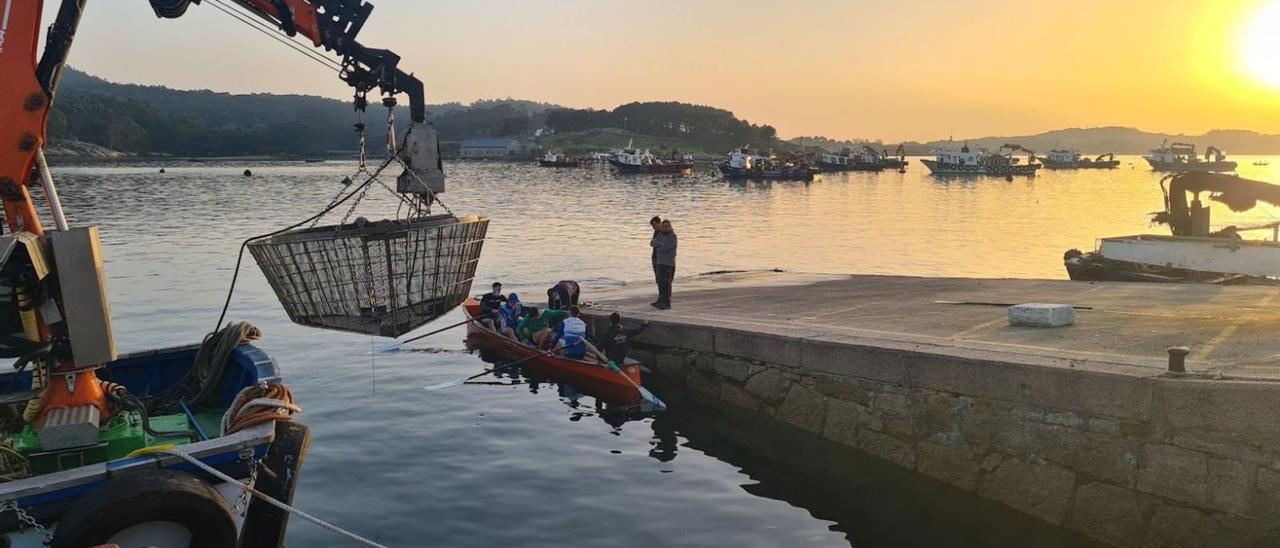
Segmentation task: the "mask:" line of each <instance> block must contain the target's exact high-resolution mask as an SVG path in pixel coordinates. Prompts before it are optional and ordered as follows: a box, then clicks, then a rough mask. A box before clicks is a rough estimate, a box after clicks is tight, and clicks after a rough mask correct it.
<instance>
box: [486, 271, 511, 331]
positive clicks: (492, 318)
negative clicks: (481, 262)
mask: <svg viewBox="0 0 1280 548" xmlns="http://www.w3.org/2000/svg"><path fill="white" fill-rule="evenodd" d="M505 302H507V297H506V296H505V295H503V294H502V284H501V283H499V282H493V291H491V292H489V293H485V294H484V296H482V297H480V311H481V312H482V313H483V314H484V317H483V318H481V319H480V322H481V323H482V324H484V326H485V327H488V328H489V329H492V330H494V331H498V332H501V331H502V319H501V318H500V317H499V314H500V312H501V311H500V309H501V308H502V304H503V303H505Z"/></svg>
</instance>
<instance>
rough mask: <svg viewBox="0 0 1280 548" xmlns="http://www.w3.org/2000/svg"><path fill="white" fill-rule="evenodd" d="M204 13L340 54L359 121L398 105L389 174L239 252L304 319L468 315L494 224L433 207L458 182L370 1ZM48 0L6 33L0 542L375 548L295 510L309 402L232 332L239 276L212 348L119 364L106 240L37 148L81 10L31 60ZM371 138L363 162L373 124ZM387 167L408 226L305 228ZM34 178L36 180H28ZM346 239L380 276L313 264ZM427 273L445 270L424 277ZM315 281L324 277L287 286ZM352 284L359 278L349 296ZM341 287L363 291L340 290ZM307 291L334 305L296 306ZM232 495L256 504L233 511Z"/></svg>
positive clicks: (18, 15) (163, 10)
mask: <svg viewBox="0 0 1280 548" xmlns="http://www.w3.org/2000/svg"><path fill="white" fill-rule="evenodd" d="M193 3H196V4H198V3H199V2H198V1H193V0H150V4H151V8H152V9H153V11H154V12H155V14H156V15H157V16H159V17H161V18H178V17H181V16H183V15H184V14H185V13H186V12H187V10H188V8H189V7H190V5H191V4H193ZM207 3H208V4H213V5H216V6H217V7H218V8H219V9H220V10H222V9H225V10H230V11H228V12H227V13H228V15H231V16H232V17H235V18H237V19H238V20H240V21H241V22H245V23H246V24H248V23H247V21H249V20H251V19H248V18H252V20H254V21H257V23H255V24H257V25H267V24H269V25H272V26H274V28H275V29H276V31H277V32H280V33H282V34H281V35H280V36H279V37H280V38H281V39H286V40H288V39H289V38H292V37H298V38H297V40H289V41H291V42H292V43H293V44H295V45H298V46H299V48H301V47H302V44H303V43H306V42H309V43H310V45H312V46H314V47H323V48H324V49H325V50H327V51H331V52H333V53H334V54H336V55H338V56H339V57H340V58H341V61H340V62H339V61H334V60H331V59H329V60H327V61H326V62H327V63H330V64H331V66H333V67H335V68H340V69H341V70H340V75H341V78H342V80H344V81H345V82H346V83H347V84H349V85H350V86H352V87H353V88H354V90H355V107H356V110H357V112H358V113H361V114H362V113H363V111H364V109H365V107H366V106H367V102H368V101H367V95H368V93H369V92H375V91H376V92H380V93H381V94H382V96H383V97H382V103H383V105H384V106H386V107H387V109H388V142H389V148H388V157H387V159H386V160H385V161H384V162H382V164H381V165H380V166H378V167H377V168H376V169H372V170H364V169H362V170H361V171H360V172H358V173H361V172H363V173H364V174H366V175H367V176H368V177H367V179H365V180H364V181H362V182H359V184H353V185H351V187H350V188H344V189H343V190H342V191H341V192H340V193H339V195H338V196H336V197H335V198H334V200H333V202H332V203H331V204H330V205H329V206H328V207H327V208H325V209H324V210H323V211H322V212H321V213H320V214H319V215H316V216H314V217H312V218H309V219H307V220H305V221H303V222H300V223H297V224H295V225H293V226H291V227H288V228H286V229H282V230H277V231H274V232H272V233H269V234H266V235H262V236H257V237H254V238H250V239H249V240H246V242H245V245H244V246H243V247H242V251H241V253H242V254H243V250H244V249H245V248H253V252H254V254H255V258H258V259H259V264H260V265H261V266H263V270H264V274H266V275H267V277H268V281H269V282H270V283H271V285H272V288H273V289H274V290H275V291H276V293H277V295H278V296H279V297H280V299H281V303H282V304H283V305H284V307H285V309H286V311H287V312H289V315H290V318H291V319H293V320H294V321H295V322H298V323H300V324H304V325H312V326H317V327H325V328H329V329H343V330H347V331H355V332H362V333H371V334H382V335H394V334H398V333H402V332H403V331H404V330H408V329H412V328H414V327H417V326H420V325H422V324H424V323H425V322H427V321H430V320H431V319H434V318H437V317H439V316H440V315H441V314H443V313H445V312H447V311H448V310H450V309H452V308H454V307H456V306H457V305H458V304H460V303H461V302H462V300H464V299H465V298H466V294H467V292H468V291H469V289H470V282H471V276H472V275H474V267H475V262H476V260H477V259H478V257H479V253H480V249H481V245H482V244H483V239H484V231H485V227H486V226H487V223H488V221H487V219H484V218H478V217H458V216H455V215H453V214H452V213H451V212H448V211H447V208H445V210H446V212H445V213H434V214H433V213H432V211H431V208H432V206H433V205H436V206H439V207H444V206H443V204H441V203H440V202H439V199H438V194H439V193H441V192H443V191H444V173H443V170H442V169H441V167H442V166H441V163H440V157H439V142H438V139H437V137H436V133H435V130H434V129H433V128H432V127H431V126H430V124H429V123H427V120H426V102H425V97H424V91H423V84H422V82H421V81H419V80H418V79H417V78H415V77H414V76H412V75H410V74H408V73H406V72H404V71H403V70H401V69H400V68H398V64H399V61H400V57H399V56H398V55H396V54H395V53H393V52H391V51H388V50H384V49H376V48H370V47H366V46H364V45H362V44H361V42H360V41H359V40H358V36H357V35H358V34H359V32H360V30H361V29H362V28H363V27H364V24H365V22H366V20H367V18H368V17H369V15H370V13H371V11H372V9H373V6H372V5H371V4H368V3H367V2H364V1H363V0H326V1H324V2H322V3H320V2H311V1H308V0H237V1H236V2H234V3H231V2H216V1H214V0H210V1H209V2H207ZM42 4H43V2H40V1H30V2H17V3H14V2H6V3H5V12H4V14H5V19H4V21H5V25H6V26H5V29H3V30H5V31H7V34H4V35H0V37H2V38H3V40H4V41H3V42H2V43H3V44H4V47H3V48H0V78H3V80H4V82H5V85H4V86H0V134H3V135H7V136H8V137H7V138H5V139H0V141H3V142H8V143H16V146H3V147H0V196H2V197H3V207H4V221H5V225H6V228H7V230H6V231H5V233H4V234H3V235H2V236H0V295H5V296H6V297H4V298H0V329H2V331H0V356H3V357H6V358H12V359H14V360H15V361H14V363H13V365H14V368H13V369H12V370H11V371H9V372H6V373H2V374H0V402H2V403H3V404H4V408H5V409H7V410H9V411H13V413H6V414H5V415H4V418H3V419H0V428H2V429H3V437H4V443H3V444H0V533H2V534H0V541H2V543H3V545H4V546H33V547H34V546H53V547H58V548H61V547H83V546H98V545H108V544H110V545H125V546H179V545H181V546H185V545H191V546H210V547H212V546H241V547H265V546H271V547H276V546H282V545H283V542H284V535H285V531H286V528H287V525H288V522H289V519H290V516H291V515H293V516H295V517H301V518H303V519H308V520H310V521H314V522H317V523H319V524H322V525H324V526H325V527H326V529H328V530H329V531H332V532H335V533H338V534H341V535H344V536H346V537H347V538H348V540H352V541H356V542H359V543H361V544H366V545H373V546H377V545H378V544H377V543H375V542H373V541H370V540H368V539H366V538H364V537H361V536H359V535H356V534H354V533H351V532H349V531H345V530H343V529H341V528H339V527H337V526H335V525H332V524H329V523H327V522H324V521H322V520H320V519H319V518H316V517H314V516H311V515H310V514H306V513H303V512H300V511H298V510H296V509H294V508H292V507H291V506H290V505H291V503H292V499H293V493H294V489H295V488H296V486H297V478H298V474H299V473H300V471H301V467H302V463H303V461H304V459H305V456H306V453H307V448H308V446H309V443H310V431H309V429H308V428H307V426H306V425H304V424H303V423H301V422H299V421H296V420H293V419H294V416H295V415H296V414H297V413H298V412H299V411H300V407H299V406H298V405H297V404H296V403H295V402H294V401H293V398H292V394H291V393H290V391H289V389H288V387H287V386H286V385H285V384H284V375H283V373H282V370H281V368H280V367H279V365H278V364H277V363H276V361H275V360H274V359H273V358H272V357H271V356H269V355H267V354H266V353H265V352H264V351H262V350H261V349H259V348H257V347H256V346H254V345H253V344H252V342H253V341H255V340H257V339H258V338H259V337H260V336H261V333H260V332H259V331H258V330H257V328H255V327H253V326H251V325H249V324H247V323H245V322H236V323H227V324H224V323H223V320H224V319H225V318H226V312H227V306H229V304H230V302H231V298H232V292H233V291H234V287H235V283H234V282H235V276H233V278H232V284H231V287H232V289H231V292H229V293H228V296H227V304H226V305H224V308H223V311H222V316H221V317H219V318H218V321H217V324H216V328H215V330H214V332H212V333H210V334H209V336H207V337H206V338H205V340H204V342H203V343H201V344H194V345H189V346H182V347H177V348H164V349H157V350H147V351H142V352H135V353H131V354H124V355H121V354H118V353H117V351H116V347H115V341H114V339H113V337H112V327H111V315H110V307H109V304H108V301H107V292H106V287H105V275H104V268H105V267H104V259H103V253H102V251H103V247H102V245H101V242H100V238H99V232H98V228H97V227H94V226H72V225H71V224H70V223H69V222H68V219H67V215H66V214H65V213H64V212H63V208H62V205H61V201H60V199H59V194H58V191H57V188H56V186H55V183H54V177H53V174H52V172H51V170H50V167H49V165H48V162H47V161H46V159H45V156H44V152H43V150H44V146H45V139H46V134H47V126H48V118H49V113H50V110H51V106H52V104H53V102H54V101H55V99H56V97H57V95H56V91H57V87H58V80H59V77H60V76H61V74H62V71H63V68H64V66H65V64H66V59H67V56H68V53H69V51H70V48H71V45H72V43H73V40H74V37H75V34H76V30H77V28H78V26H79V23H80V20H81V15H82V14H83V12H84V8H85V5H86V4H87V0H61V2H60V3H59V4H58V8H57V15H56V18H55V20H54V22H53V24H52V25H51V26H50V27H49V30H48V34H47V40H46V41H45V45H44V50H43V52H40V53H39V56H38V57H37V53H38V52H37V47H38V46H37V45H38V43H39V42H40V41H39V40H38V35H39V32H40V30H41V17H42V15H43V9H42V8H43V6H42ZM258 28H259V29H260V30H261V29H263V28H265V27H262V26H260V27H258ZM300 51H303V52H305V51H306V50H300ZM313 59H314V60H320V59H322V58H321V57H320V56H318V55H317V56H316V57H313ZM323 59H328V58H327V57H324V58H323ZM397 95H405V96H407V97H408V98H409V113H410V117H411V123H410V124H409V127H408V129H407V130H406V131H405V133H403V134H402V135H399V136H397V135H396V133H395V129H394V128H395V124H394V122H395V120H394V108H395V106H396V99H395V98H396V96H397ZM357 128H358V129H359V130H360V145H361V152H362V154H361V164H362V166H361V167H362V168H363V167H364V166H363V161H364V154H363V146H364V137H363V130H364V124H363V122H361V123H360V124H358V125H357ZM397 137H399V138H398V140H397ZM397 142H398V143H399V144H396V143H397ZM389 168H402V171H401V172H400V174H399V175H398V176H395V177H394V178H395V179H396V181H395V186H396V190H395V192H397V193H398V194H399V196H400V198H401V200H402V202H403V203H407V204H408V205H409V207H408V208H406V211H407V213H404V214H403V216H402V217H400V218H397V219H394V220H387V221H378V222H373V223H368V222H364V221H363V219H361V220H360V221H361V222H360V223H353V224H348V223H345V221H344V222H343V223H342V224H339V225H332V226H328V227H319V228H316V227H315V226H314V223H312V226H311V227H306V228H302V227H303V225H305V224H306V223H308V222H312V221H318V220H319V219H320V218H321V217H323V215H324V214H326V213H328V212H330V211H333V210H335V209H336V208H338V207H339V206H341V205H343V204H346V203H348V202H351V201H352V199H353V198H356V199H355V200H354V202H355V203H358V202H359V199H358V196H363V193H364V192H366V191H367V190H368V189H369V188H370V186H371V185H373V184H374V183H376V182H379V181H378V177H379V174H381V173H383V172H384V170H387V169H389ZM32 173H37V174H38V177H37V178H36V179H34V180H33V179H32V177H30V176H29V175H30V174H32ZM389 176H390V175H389ZM37 181H38V184H40V185H41V186H42V190H43V194H44V197H45V200H44V201H45V203H46V205H47V207H48V209H49V217H50V218H51V219H52V220H53V227H52V228H47V227H45V226H44V224H43V222H42V220H41V216H40V215H39V214H38V213H37V210H36V203H35V202H34V201H33V200H32V197H31V192H30V189H29V185H33V184H37ZM348 214H350V211H348ZM137 224H138V225H139V227H137V228H136V230H142V231H145V230H146V226H147V220H146V219H138V220H137ZM123 237H128V235H124V236H123ZM415 238H416V240H414V241H418V242H431V243H432V244H433V245H434V244H439V245H435V246H434V247H431V246H428V248H429V249H435V250H437V251H435V252H428V253H427V254H425V255H424V254H422V253H413V252H412V251H410V250H408V249H407V248H406V246H405V245H404V243H405V241H407V240H409V239H415ZM364 242H374V244H375V245H373V246H368V245H365V243H364ZM459 242H461V243H459ZM342 246H348V247H349V248H350V247H355V246H361V247H360V249H362V250H363V251H364V252H365V253H372V254H374V256H376V257H377V259H378V260H379V264H377V265H372V264H369V262H368V260H367V257H369V255H366V260H365V261H363V262H355V263H353V262H350V261H347V262H345V263H343V264H342V265H340V266H342V267H343V269H342V270H341V271H340V270H338V269H336V268H334V266H335V265H333V264H332V262H325V260H323V259H315V260H312V258H311V257H310V256H311V255H312V253H311V250H316V251H319V250H322V249H325V248H328V249H338V248H341V247H342ZM259 252H261V255H262V256H259V254H260V253H259ZM286 252H288V253H289V254H288V255H285V253H286ZM410 254H412V255H413V257H412V258H413V260H415V261H419V262H418V263H415V266H409V267H407V268H406V266H405V265H406V264H407V263H405V262H403V261H402V259H403V258H404V257H406V256H408V255H410ZM299 257H305V258H299ZM433 263H435V264H442V265H444V268H446V269H448V270H446V271H442V270H439V266H435V267H427V266H426V265H427V264H433ZM236 266H237V269H236V274H238V270H239V262H237V265H236ZM375 267H376V268H375ZM304 269H305V270H306V271H307V272H308V273H309V274H308V275H309V277H310V278H311V279H309V280H307V281H302V282H299V281H296V280H293V278H295V277H296V276H297V275H298V272H300V271H301V270H304ZM377 269H382V270H377ZM375 270H376V272H375ZM361 271H364V273H361ZM377 272H381V273H382V275H381V276H380V275H379V274H377ZM349 273H355V275H357V276H359V277H360V279H361V280H362V283H361V284H358V286H356V287H353V286H352V284H351V280H350V279H348V278H346V276H349V275H350V274H349ZM389 274H392V275H395V276H396V277H395V278H394V279H392V278H391V277H389ZM441 275H444V277H443V278H442V277H440V276H441ZM319 278H324V280H322V281H321V280H318V279H319ZM339 286H340V287H341V288H343V291H346V292H348V293H350V294H347V293H342V292H334V291H332V290H333V289H335V288H336V287H339ZM389 289H390V290H391V293H390V294H389V293H388V292H387V291H388V290H389ZM313 291H324V292H325V293H324V295H325V296H324V297H323V298H320V299H318V300H313V299H312V297H314V296H315V294H314V293H312V294H311V296H308V297H303V296H300V293H303V292H313ZM241 497H245V498H243V499H241ZM229 499H230V500H236V499H241V500H243V504H241V503H237V504H236V508H235V509H233V508H232V506H231V504H229Z"/></svg>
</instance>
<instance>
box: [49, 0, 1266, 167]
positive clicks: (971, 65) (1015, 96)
mask: <svg viewBox="0 0 1280 548" xmlns="http://www.w3.org/2000/svg"><path fill="white" fill-rule="evenodd" d="M372 3H373V4H375V6H376V9H374V11H373V15H372V16H371V17H370V20H369V22H368V23H367V24H366V26H365V28H364V30H363V32H362V33H361V35H360V40H361V42H362V43H363V44H365V45H366V46H370V47H380V48H389V49H392V50H393V51H395V52H397V53H399V54H400V55H401V57H402V58H403V61H402V63H401V66H402V67H403V68H405V69H407V70H410V71H412V72H415V73H416V74H417V76H418V77H419V78H421V79H422V80H423V81H424V82H425V83H426V86H427V98H428V101H429V102H432V103H441V102H449V101H459V102H464V103H469V102H471V101H474V100H477V99H491V98H505V97H512V98H520V99H531V100H537V101H545V102H550V103H556V104H560V105H565V106H572V107H579V108H581V107H593V108H613V107H615V106H617V105H619V104H623V103H628V102H632V101H656V100H674V101H682V102H689V103H696V104H705V105H712V106H717V107H721V108H726V109H729V110H732V111H733V112H734V113H736V114H737V115H738V116H739V117H742V118H745V119H747V120H749V121H752V122H754V123H768V124H771V125H773V126H774V127H776V128H777V129H778V132H779V134H780V135H781V136H783V137H795V136H800V135H824V136H828V137H833V138H837V139H848V138H869V139H883V140H885V141H886V142H894V141H899V140H917V141H925V140H933V139H942V138H947V137H948V136H955V137H956V138H961V137H978V136H986V135H1022V134H1031V133H1039V132H1043V131H1049V130H1053V129H1058V128H1064V127H1096V126H1132V127H1138V128H1140V129H1143V130H1147V131H1156V132H1169V133H1178V132H1185V133H1202V132H1204V131H1207V130H1210V129H1216V128H1231V129H1251V130H1256V131H1260V132H1264V133H1280V0H1210V1H1205V0H1072V1H1070V2H1063V1H1061V0H1054V1H1045V0H1019V1H1013V0H959V1H944V0H882V1H877V2H868V1H862V0H736V1H728V0H648V1H643V0H627V1H623V0H468V1H466V2H458V1H445V0H372ZM45 4H46V5H45V11H46V22H49V21H52V14H53V12H54V8H55V7H56V4H57V2H53V1H46V3H45ZM70 61H71V64H72V65H73V66H75V67H77V68H80V69H82V70H85V71H87V72H89V73H91V74H95V75H97V76H101V77H104V78H107V79H108V80H112V81H117V82H130V83H142V84H160V85H166V86H170V87H176V88H184V89H214V90H220V91H229V92H236V93H248V92H272V93H304V94H314V95H323V96H329V97H336V98H346V97H349V96H350V92H349V91H348V90H347V88H346V87H345V85H344V84H342V83H341V82H339V81H338V80H337V77H336V74H335V73H333V72H330V71H327V70H326V69H324V68H323V67H322V66H321V65H319V64H316V63H313V62H311V61H308V60H307V59H305V58H303V57H302V56H301V55H300V54H298V53H296V52H293V51H290V50H288V49H287V48H285V47H283V46H281V45H280V44H277V43H275V42H273V41H271V40H270V39H269V38H267V37H265V36H263V35H261V34H258V33H257V32H255V31H253V30H251V29H249V28H248V27H246V26H245V25H243V24H241V23H239V22H237V21H235V20H233V19H231V18H230V17H228V16H226V15H225V14H223V13H222V12H220V11H218V10H216V9H213V7H212V6H210V5H209V4H208V2H206V3H204V4H202V5H193V6H191V8H190V9H189V10H188V12H187V15H186V16H184V17H182V18H180V19H176V20H159V19H156V18H155V16H154V15H153V13H152V12H151V10H150V7H149V4H148V2H147V1H146V0H96V1H91V2H89V6H88V8H87V9H86V13H85V17H84V20H83V22H82V24H81V29H80V33H79V35H78V36H77V43H76V46H75V48H74V49H73V51H72V54H71V59H70Z"/></svg>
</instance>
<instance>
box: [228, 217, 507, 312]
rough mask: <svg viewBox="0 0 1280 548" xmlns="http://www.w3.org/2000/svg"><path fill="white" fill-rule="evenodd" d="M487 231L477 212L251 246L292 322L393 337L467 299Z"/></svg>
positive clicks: (303, 232) (308, 233)
mask: <svg viewBox="0 0 1280 548" xmlns="http://www.w3.org/2000/svg"><path fill="white" fill-rule="evenodd" d="M488 228H489V218H488V217H482V216H475V215H469V216H464V217H455V216H454V215H434V216H430V217H423V218H419V219H414V220H397V219H388V220H383V221H377V222H365V221H363V220H357V221H356V222H355V223H348V224H343V225H330V226H320V227H314V228H306V229H298V230H292V231H289V232H284V233H281V234H277V235H275V236H271V237H268V238H264V239H261V240H255V241H253V242H250V243H249V245H248V246H249V251H250V252H251V253H252V254H253V258H254V259H255V260H256V261H257V263H258V267H259V268H260V269H261V270H262V273H263V274H264V275H265V276H266V277H267V281H268V282H269V283H270V284H271V288H272V290H274V291H275V293H276V297H278V298H279V300H280V304H281V305H283V306H284V309H285V312H287V313H288V314H289V319H290V320H293V321H294V322H295V323H298V324H301V325H306V326H312V327H320V328H324V329H336V330H339V331H348V332H352V333H363V334H372V335H380V336H384V337H398V336H400V335H403V334H405V333H408V332H409V331H412V330H413V329H415V328H417V327H420V326H422V325H424V324H426V323H428V322H430V321H432V320H434V319H436V318H439V317H440V316H442V315H444V314H445V313H447V312H448V311H450V310H452V309H453V308H455V307H457V306H458V305H460V304H462V302H463V301H465V300H466V299H467V297H468V295H469V293H470V291H471V282H472V280H473V279H474V278H475V273H476V265H477V263H478V262H479V260H480V252H481V248H482V247H483V246H484V238H485V233H486V232H487V231H488Z"/></svg>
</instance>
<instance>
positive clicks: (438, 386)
mask: <svg viewBox="0 0 1280 548" xmlns="http://www.w3.org/2000/svg"><path fill="white" fill-rule="evenodd" d="M555 351H556V349H555V348H552V349H550V350H546V351H543V352H539V353H537V354H534V355H532V356H527V357H525V358H521V359H518V360H516V361H513V362H511V363H508V364H505V365H499V366H497V367H495V368H493V369H489V370H487V371H484V372H482V373H477V374H475V375H472V376H470V377H467V378H465V379H462V380H458V381H449V382H444V383H440V384H433V385H431V386H425V387H423V388H422V389H423V390H442V389H445V388H452V387H454V386H461V385H462V384H464V383H466V382H467V381H472V380H475V379H478V378H480V377H483V376H485V375H490V374H493V373H497V372H499V371H502V370H504V369H509V368H511V367H514V366H517V365H520V364H522V363H524V362H527V361H529V360H532V359H534V358H541V357H543V356H546V355H549V354H551V353H552V352H555Z"/></svg>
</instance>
